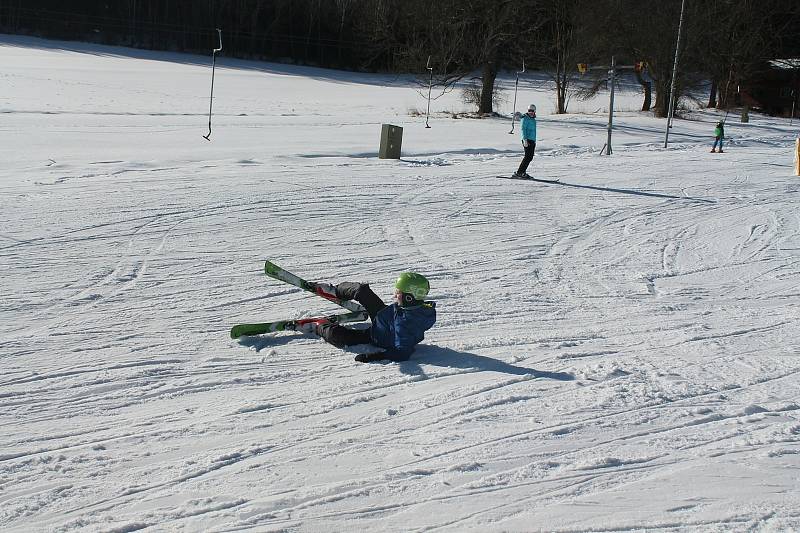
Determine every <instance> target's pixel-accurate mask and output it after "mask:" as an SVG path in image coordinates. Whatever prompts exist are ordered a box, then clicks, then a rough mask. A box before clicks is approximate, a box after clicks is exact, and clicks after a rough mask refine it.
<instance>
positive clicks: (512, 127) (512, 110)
mask: <svg viewBox="0 0 800 533" xmlns="http://www.w3.org/2000/svg"><path fill="white" fill-rule="evenodd" d="M523 72H525V60H524V59H523V60H522V70H518V71H517V81H515V82H514V105H513V106H512V107H511V131H509V132H508V133H509V134H512V133H514V117H515V116H516V114H517V87H519V75H520V74H522V73H523Z"/></svg>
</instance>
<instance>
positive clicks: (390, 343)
mask: <svg viewBox="0 0 800 533" xmlns="http://www.w3.org/2000/svg"><path fill="white" fill-rule="evenodd" d="M394 287H395V293H394V296H395V299H396V300H397V302H396V303H393V304H391V305H386V304H385V303H384V302H383V300H381V299H380V297H379V296H378V295H377V294H375V293H374V292H373V291H372V289H370V288H369V285H368V284H366V283H353V282H344V283H339V284H338V285H331V284H329V283H316V284H315V288H316V292H317V294H320V295H323V296H324V295H327V296H332V297H335V298H338V299H340V300H355V301H357V302H358V303H360V304H361V305H363V306H364V308H365V309H366V310H367V313H368V314H369V318H370V320H371V321H372V326H371V327H370V328H369V329H361V330H357V329H350V328H346V327H344V326H341V325H338V324H332V323H331V322H329V321H328V320H327V319H324V318H323V319H319V320H316V321H314V322H310V323H307V324H304V325H303V326H302V327H301V330H302V331H303V332H305V333H315V334H317V335H319V336H320V337H322V338H323V339H325V341H327V342H329V343H330V344H333V345H334V346H337V347H340V348H341V347H344V346H350V345H353V344H372V345H375V346H378V347H380V348H383V349H384V351H383V352H379V353H375V354H358V355H357V356H356V357H355V360H356V361H359V362H361V363H369V362H372V361H380V360H382V359H391V360H393V361H405V360H407V359H408V358H409V357H410V356H411V354H412V352H413V351H414V348H415V347H416V345H417V344H419V343H420V342H421V341H422V340H423V339H424V333H425V332H426V331H427V330H429V329H430V328H431V327H432V326H433V324H434V323H435V322H436V302H427V301H424V300H423V298H425V296H427V295H428V291H429V290H430V283H428V280H427V279H425V277H424V276H422V275H421V274H417V273H415V272H403V273H402V274H401V275H400V277H399V278H397V281H396V282H395V285H394Z"/></svg>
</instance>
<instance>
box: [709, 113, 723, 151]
mask: <svg viewBox="0 0 800 533" xmlns="http://www.w3.org/2000/svg"><path fill="white" fill-rule="evenodd" d="M724 138H725V122H723V121H722V120H720V121H719V122H717V127H716V128H714V146H712V147H711V153H712V154H713V153H714V152H716V151H717V143H719V153H723V151H722V140H723V139H724Z"/></svg>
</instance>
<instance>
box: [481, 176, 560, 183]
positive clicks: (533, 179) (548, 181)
mask: <svg viewBox="0 0 800 533" xmlns="http://www.w3.org/2000/svg"><path fill="white" fill-rule="evenodd" d="M497 177H498V178H503V179H505V180H523V181H539V182H541V183H558V182H560V181H561V180H543V179H541V178H523V177H522V176H497Z"/></svg>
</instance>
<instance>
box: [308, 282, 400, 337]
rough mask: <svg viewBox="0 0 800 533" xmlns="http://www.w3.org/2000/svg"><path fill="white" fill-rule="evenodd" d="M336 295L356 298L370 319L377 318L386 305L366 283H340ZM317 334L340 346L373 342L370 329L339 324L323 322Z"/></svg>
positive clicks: (344, 297)
mask: <svg viewBox="0 0 800 533" xmlns="http://www.w3.org/2000/svg"><path fill="white" fill-rule="evenodd" d="M336 296H337V297H338V298H340V299H342V300H355V301H357V302H358V303H360V304H361V305H363V306H364V309H366V310H367V314H368V315H369V318H370V320H375V315H377V314H378V313H379V312H380V311H381V310H382V309H383V308H385V307H386V304H385V303H383V300H381V298H380V296H378V295H377V294H375V293H374V292H372V289H370V288H369V285H368V284H366V283H353V282H349V281H346V282H344V283H340V284H338V285H337V286H336ZM317 334H318V335H319V336H320V337H322V338H323V339H325V341H327V342H329V343H330V344H333V345H334V346H337V347H339V348H341V347H343V346H351V345H353V344H369V343H370V342H372V337H371V336H370V330H369V329H350V328H346V327H344V326H340V325H338V324H322V325H321V326H319V327H318V328H317Z"/></svg>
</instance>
